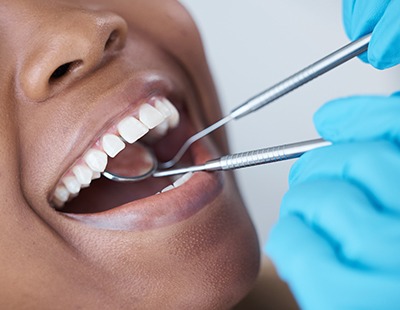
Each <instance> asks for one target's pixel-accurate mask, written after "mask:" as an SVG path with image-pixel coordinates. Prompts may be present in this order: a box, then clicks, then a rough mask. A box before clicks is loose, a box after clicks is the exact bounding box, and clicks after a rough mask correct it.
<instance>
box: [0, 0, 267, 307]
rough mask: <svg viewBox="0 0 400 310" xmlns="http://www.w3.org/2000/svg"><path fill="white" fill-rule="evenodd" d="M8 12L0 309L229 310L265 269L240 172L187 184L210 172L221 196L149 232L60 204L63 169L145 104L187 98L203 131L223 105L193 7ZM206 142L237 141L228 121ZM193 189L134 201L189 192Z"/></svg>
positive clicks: (107, 4)
mask: <svg viewBox="0 0 400 310" xmlns="http://www.w3.org/2000/svg"><path fill="white" fill-rule="evenodd" d="M0 15H1V18H0V23H1V25H0V29H1V30H0V36H1V41H2V44H1V46H0V65H1V68H2V75H1V76H0V80H1V82H0V93H1V94H2V101H1V104H0V115H1V116H2V121H1V122H0V131H1V135H0V145H1V146H2V152H0V195H1V197H3V199H2V200H1V202H0V204H1V209H2V216H1V217H0V227H1V237H0V248H1V249H2V251H1V254H0V275H1V276H0V300H1V307H2V308H8V309H24V308H27V309H28V308H29V309H77V308H83V309H193V308H199V309H228V308H231V307H233V306H234V305H235V304H237V303H238V302H239V301H240V300H241V299H243V298H244V296H246V295H247V294H248V292H249V291H250V290H251V289H252V287H253V286H254V283H255V280H256V277H257V274H258V271H259V249H258V241H257V237H256V234H255V231H254V228H253V225H252V223H251V221H250V219H249V216H248V214H247V211H246V209H245V207H244V205H243V202H242V200H241V198H240V196H239V194H238V191H237V188H236V185H235V183H234V180H233V178H232V176H231V175H218V176H208V175H206V174H204V175H201V174H199V176H198V177H196V178H194V180H193V181H192V185H188V186H193V188H195V187H196V186H198V185H197V184H203V183H202V182H204V184H208V183H209V182H208V181H207V180H211V179H208V178H212V181H213V182H214V181H215V182H217V183H218V184H219V185H218V186H217V188H218V191H216V193H215V194H213V196H212V197H211V196H210V197H207V199H206V198H204V199H199V201H201V203H198V204H199V207H198V209H196V211H193V212H192V213H190V214H189V215H187V216H185V217H183V216H182V218H179V219H175V220H174V221H169V222H165V223H164V222H163V224H162V225H161V224H160V225H159V226H157V227H151V228H146V229H142V230H140V229H137V227H135V226H134V225H131V226H124V228H121V229H120V228H118V229H113V230H110V229H102V228H99V227H96V225H95V226H91V225H88V224H87V223H86V222H85V221H84V220H81V219H78V220H76V219H72V218H70V217H68V215H67V214H65V213H63V212H58V211H56V210H54V208H53V206H52V205H51V195H52V193H53V191H54V188H55V186H56V184H57V182H58V180H59V179H60V178H61V176H62V175H63V173H64V172H65V171H66V170H67V169H68V168H69V167H70V166H71V165H72V164H73V162H74V161H75V160H77V159H78V158H79V157H81V156H82V154H83V153H84V152H85V150H86V149H87V148H88V147H89V146H90V145H91V144H92V143H93V141H94V140H95V139H96V138H97V136H98V134H97V133H98V132H101V131H102V128H103V127H104V126H105V125H104V124H110V123H112V121H113V117H114V116H115V117H117V115H119V114H121V113H122V112H123V111H125V110H126V109H128V108H129V109H130V108H131V107H130V106H134V105H135V104H136V102H139V101H140V100H143V99H146V98H150V97H151V96H152V95H153V94H158V95H160V96H164V95H165V96H166V97H169V96H170V97H171V98H179V100H177V101H179V102H180V105H181V106H184V109H185V111H187V112H186V113H187V114H188V119H189V120H190V124H191V125H190V126H191V127H193V128H194V129H197V130H198V129H200V128H202V127H204V126H205V124H207V123H211V122H213V121H215V120H216V119H218V118H219V117H220V115H221V114H220V109H219V103H218V99H217V96H216V91H215V89H214V85H213V82H212V79H211V76H210V73H209V70H208V67H207V64H206V60H205V57H204V52H203V48H202V43H201V40H200V37H199V35H198V32H197V28H196V26H195V25H194V23H193V21H192V19H191V18H190V16H189V15H188V13H187V12H186V11H185V10H184V9H183V7H182V6H181V5H180V4H179V3H178V2H177V1H175V0H152V1H148V0H135V1H131V0H120V1H118V2H117V3H114V2H112V3H111V1H78V0H75V1H58V0H54V1H49V0H35V1H31V0H1V1H0ZM64 65H67V70H64V71H63V69H65V67H63V66H64ZM57 70H58V71H57ZM60 70H61V72H60ZM154 80H155V81H156V82H154ZM127 81H129V83H130V86H131V87H127V86H126V85H127V83H128V82H127ZM149 81H150V82H149ZM143 85H144V86H143ZM126 88H128V89H129V91H127V92H126V93H125V92H124V89H126ZM113 98H114V99H113ZM115 98H117V99H115ZM124 99H126V100H124ZM128 106H129V107H128ZM132 109H134V107H133V108H132ZM110 115H111V116H113V117H110ZM182 126H183V125H182ZM183 138H185V137H182V139H183ZM170 139H172V140H173V138H170ZM207 145H211V146H208V147H209V149H211V150H212V151H210V152H211V153H213V154H214V153H215V154H221V153H225V152H227V143H226V139H225V137H224V135H223V133H221V132H220V133H219V134H218V135H216V136H214V137H213V140H212V141H209V142H207ZM194 152H196V151H194ZM202 156H203V155H202ZM200 157H201V156H200ZM210 182H211V181H210ZM217 183H216V184H217ZM184 190H185V189H184V188H183V189H182V192H179V193H178V192H177V193H174V192H173V191H172V192H170V193H166V194H162V195H159V196H158V197H150V198H149V200H138V201H136V202H135V208H138V209H140V208H144V207H146V206H147V205H149V206H150V203H149V202H150V201H151V207H152V208H155V209H156V208H161V209H162V208H166V207H165V206H164V205H163V204H164V203H166V202H165V201H169V203H170V204H171V205H172V206H173V205H174V204H180V203H181V201H182V200H185V199H186V198H187V195H185V194H184V193H185V192H184ZM188 192H191V191H189V187H188ZM194 192H198V191H194ZM163 195H164V196H163ZM192 195H193V194H192ZM198 195H200V194H198ZM109 196H112V193H111V194H110V195H109ZM160 197H161V198H160ZM163 197H164V198H163ZM200 198H202V197H200ZM128 205H129V203H128ZM89 207H90V206H89ZM118 208H121V206H116V207H115V210H116V212H119V211H118ZM149 208H150V207H149ZM104 216H105V218H107V219H108V215H107V214H106V215H104ZM147 220H148V219H147ZM113 221H114V222H112V224H113V225H116V227H119V226H118V220H115V219H113ZM271 270H272V268H271ZM266 289H267V288H266Z"/></svg>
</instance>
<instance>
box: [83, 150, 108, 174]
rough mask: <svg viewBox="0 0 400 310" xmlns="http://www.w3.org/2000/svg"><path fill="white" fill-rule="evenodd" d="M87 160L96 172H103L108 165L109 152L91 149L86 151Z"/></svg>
mask: <svg viewBox="0 0 400 310" xmlns="http://www.w3.org/2000/svg"><path fill="white" fill-rule="evenodd" d="M84 159H85V162H86V164H87V165H88V166H89V168H90V169H92V170H93V171H94V172H103V171H104V170H105V169H106V166H107V161H108V160H107V154H106V153H104V152H102V151H100V150H95V149H91V150H89V152H87V153H86V155H85V157H84Z"/></svg>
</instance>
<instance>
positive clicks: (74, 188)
mask: <svg viewBox="0 0 400 310" xmlns="http://www.w3.org/2000/svg"><path fill="white" fill-rule="evenodd" d="M63 183H64V185H65V187H66V188H67V189H68V191H69V192H70V193H71V194H72V195H75V194H78V193H79V192H80V190H81V183H79V182H78V180H77V179H76V178H75V177H72V176H71V177H65V178H63Z"/></svg>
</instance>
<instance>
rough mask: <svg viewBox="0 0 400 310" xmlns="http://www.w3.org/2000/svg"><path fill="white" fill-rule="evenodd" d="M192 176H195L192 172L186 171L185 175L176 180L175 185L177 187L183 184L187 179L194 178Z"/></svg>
mask: <svg viewBox="0 0 400 310" xmlns="http://www.w3.org/2000/svg"><path fill="white" fill-rule="evenodd" d="M192 176H193V173H192V172H189V173H186V174H185V175H183V176H182V177H181V178H179V179H178V180H176V181H175V182H174V187H175V188H177V187H179V186H182V185H183V184H185V183H186V182H187V181H189V180H190V179H191V178H192Z"/></svg>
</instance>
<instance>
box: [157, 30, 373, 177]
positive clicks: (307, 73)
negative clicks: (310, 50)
mask: <svg viewBox="0 0 400 310" xmlns="http://www.w3.org/2000/svg"><path fill="white" fill-rule="evenodd" d="M370 39H371V34H368V35H366V36H364V37H362V38H360V39H358V40H356V41H353V42H351V43H349V44H347V45H345V46H344V47H342V48H340V49H338V50H336V51H335V52H333V53H331V54H329V55H328V56H326V57H324V58H322V59H320V60H318V61H317V62H315V63H314V64H312V65H310V66H308V67H306V68H304V69H303V70H300V71H299V72H297V73H295V74H294V75H292V76H290V77H288V78H286V79H284V80H283V81H281V82H279V83H277V84H275V85H274V86H272V87H270V88H268V89H267V90H265V91H263V92H262V93H260V94H258V95H256V96H255V97H252V98H250V99H249V100H248V101H246V102H245V103H244V104H242V105H240V106H239V107H237V108H236V109H234V110H233V111H231V113H230V114H229V115H227V116H225V117H224V118H222V119H220V120H219V121H217V122H216V123H214V124H212V125H211V126H209V127H207V128H205V129H203V130H202V131H200V132H198V133H196V134H195V135H193V136H192V137H190V138H189V139H188V140H187V141H186V142H185V143H184V144H183V146H182V147H181V148H180V150H179V151H178V152H177V153H176V155H175V156H174V157H173V158H172V159H171V160H169V161H167V162H164V163H159V168H161V169H167V168H171V167H172V166H174V165H175V164H176V163H177V162H178V161H179V160H180V159H181V158H182V156H183V155H184V154H185V152H186V151H187V150H188V148H189V147H190V146H191V145H192V144H193V143H194V142H196V141H198V140H199V139H201V138H203V137H205V136H206V135H208V134H210V133H211V132H213V131H215V130H217V129H218V128H220V127H222V126H224V125H226V124H227V123H228V122H230V121H231V120H233V119H239V118H241V117H244V116H246V115H248V114H250V113H252V112H255V111H257V110H258V109H260V108H262V107H264V106H266V105H268V104H269V103H271V102H273V101H275V100H276V99H278V98H280V97H282V96H284V95H286V94H288V93H289V92H291V91H293V90H295V89H296V88H298V87H300V86H302V85H304V84H306V83H307V82H309V81H311V80H313V79H315V78H316V77H318V76H320V75H322V74H324V73H326V72H328V71H330V70H332V69H333V68H336V67H337V66H339V65H341V64H343V63H345V62H346V61H348V60H350V59H352V58H354V57H356V56H358V55H360V54H362V53H363V52H365V51H367V49H368V44H369V42H370Z"/></svg>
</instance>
